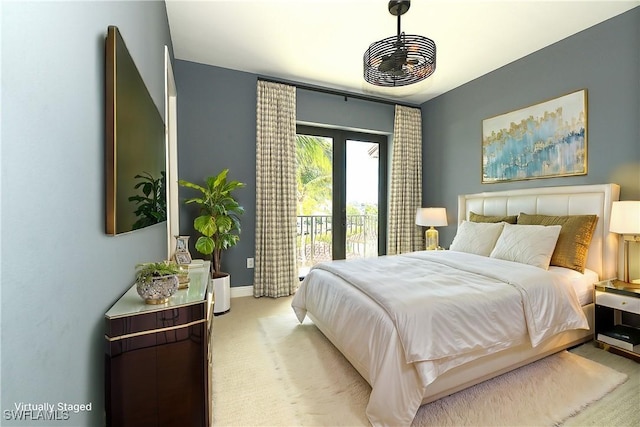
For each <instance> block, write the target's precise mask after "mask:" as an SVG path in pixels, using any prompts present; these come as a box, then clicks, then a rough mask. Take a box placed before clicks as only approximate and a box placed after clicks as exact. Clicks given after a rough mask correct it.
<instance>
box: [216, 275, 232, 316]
mask: <svg viewBox="0 0 640 427" xmlns="http://www.w3.org/2000/svg"><path fill="white" fill-rule="evenodd" d="M212 280H213V298H214V302H213V314H214V315H216V316H217V315H219V314H225V313H227V312H229V310H231V276H230V275H228V274H227V275H225V276H222V277H214V278H213V279H212Z"/></svg>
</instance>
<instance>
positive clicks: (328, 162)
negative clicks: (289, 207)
mask: <svg viewBox="0 0 640 427" xmlns="http://www.w3.org/2000/svg"><path fill="white" fill-rule="evenodd" d="M332 157H333V153H332V146H331V142H330V141H329V140H328V139H327V138H322V137H317V136H310V135H297V137H296V180H297V196H298V214H299V215H304V214H307V215H310V214H312V213H313V211H314V210H315V209H316V208H317V207H318V206H322V205H323V204H326V203H327V201H328V202H331V196H330V195H331V191H332V175H331V171H332Z"/></svg>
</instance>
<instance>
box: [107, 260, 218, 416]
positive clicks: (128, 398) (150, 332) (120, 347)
mask: <svg viewBox="0 0 640 427" xmlns="http://www.w3.org/2000/svg"><path fill="white" fill-rule="evenodd" d="M208 264H209V263H208V262H205V263H204V264H201V265H200V266H199V267H194V268H190V269H189V278H190V283H189V287H188V288H187V289H183V290H178V291H177V292H176V293H175V294H174V295H173V296H172V297H171V299H170V300H169V302H168V303H166V304H161V305H150V304H145V303H144V301H143V300H142V298H140V296H139V295H138V293H137V291H136V286H135V285H133V286H132V287H131V288H130V289H129V290H128V291H127V292H126V293H125V294H124V295H123V296H122V297H121V298H120V299H119V300H118V301H117V302H116V303H115V304H114V305H113V307H111V309H109V311H108V312H107V313H106V314H105V326H106V332H105V409H106V424H107V426H113V427H127V426H135V427H143V426H163V427H165V426H166V427H170V426H180V427H200V426H202V427H204V426H208V425H209V417H210V415H209V414H210V411H211V408H210V407H209V406H210V402H209V399H210V385H211V384H210V381H211V357H210V355H211V327H212V320H213V311H212V310H213V293H212V286H210V284H209V282H210V280H209V265H208Z"/></svg>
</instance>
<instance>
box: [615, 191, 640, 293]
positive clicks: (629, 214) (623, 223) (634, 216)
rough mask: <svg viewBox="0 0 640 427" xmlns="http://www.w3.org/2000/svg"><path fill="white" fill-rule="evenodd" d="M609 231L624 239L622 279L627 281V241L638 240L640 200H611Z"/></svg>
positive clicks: (639, 232)
mask: <svg viewBox="0 0 640 427" xmlns="http://www.w3.org/2000/svg"><path fill="white" fill-rule="evenodd" d="M609 231H611V232H613V233H618V234H621V235H622V238H623V239H624V281H625V282H627V283H628V282H629V242H640V201H632V200H629V201H622V202H613V204H612V205H611V222H610V223H609Z"/></svg>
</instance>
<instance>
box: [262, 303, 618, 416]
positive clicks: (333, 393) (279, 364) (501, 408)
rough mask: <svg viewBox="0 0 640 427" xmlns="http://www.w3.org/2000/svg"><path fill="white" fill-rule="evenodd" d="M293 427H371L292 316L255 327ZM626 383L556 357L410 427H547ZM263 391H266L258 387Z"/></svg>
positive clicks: (442, 404) (328, 353) (312, 332)
mask: <svg viewBox="0 0 640 427" xmlns="http://www.w3.org/2000/svg"><path fill="white" fill-rule="evenodd" d="M259 323H260V330H261V331H260V332H261V339H262V340H263V344H264V346H265V351H266V352H267V353H268V354H269V355H270V358H271V363H272V366H275V368H276V372H277V374H276V380H275V381H277V384H273V385H271V386H272V387H275V388H277V389H278V391H279V393H281V395H283V396H286V398H285V400H287V401H286V402H282V404H283V405H288V406H289V408H290V409H291V410H292V411H293V412H294V414H292V417H293V418H294V419H295V420H296V421H295V422H296V424H298V425H303V426H313V425H325V426H328V425H331V426H358V425H363V426H366V425H369V422H368V420H367V418H366V415H365V409H366V406H367V402H368V399H369V394H370V392H371V388H370V386H369V385H368V384H367V382H366V381H365V380H364V379H363V378H362V377H361V376H360V375H359V374H358V372H357V371H356V370H355V369H354V368H353V367H352V366H351V365H350V364H349V362H348V361H347V360H346V359H345V358H344V357H343V356H342V355H341V354H340V353H339V352H338V351H337V350H336V348H335V347H334V346H333V345H332V344H331V343H330V342H329V341H328V340H327V339H326V338H325V337H324V335H323V334H322V333H321V332H320V331H319V330H318V329H317V327H316V326H315V325H313V323H312V322H310V321H309V320H307V321H305V323H303V324H297V322H296V321H295V318H294V317H293V315H278V316H271V317H266V318H262V319H260V321H259ZM626 379H627V375H626V374H623V373H620V372H618V371H615V370H613V369H611V368H609V367H606V366H603V365H601V364H599V363H596V362H593V361H591V360H588V359H585V358H583V357H580V356H577V355H575V354H572V353H570V352H566V351H563V352H560V353H557V354H555V355H552V356H549V357H547V358H545V359H542V360H540V361H538V362H535V363H532V364H529V365H526V366H524V367H522V368H520V369H518V370H516V371H513V372H510V373H507V374H504V375H501V376H499V377H496V378H494V379H492V380H489V381H485V382H483V383H481V384H478V385H476V386H474V387H471V388H468V389H466V390H463V391H461V392H458V393H455V394H453V395H451V396H448V397H445V398H443V399H440V400H438V401H436V402H433V403H430V404H426V405H423V406H421V407H420V409H419V410H418V413H417V415H416V418H415V419H414V422H413V425H414V426H460V425H473V426H489V425H491V426H498V425H503V426H534V425H535V426H553V425H558V424H560V423H562V422H563V421H564V420H566V419H567V418H568V417H570V416H572V415H574V414H576V413H578V412H579V411H580V410H582V409H584V408H585V407H586V406H588V405H589V404H590V403H592V402H594V401H597V400H599V399H600V398H602V397H603V396H604V395H606V394H607V393H608V392H610V391H611V390H613V389H614V388H616V387H617V386H618V385H620V384H622V383H623V382H624V381H625V380H626ZM262 386H267V385H266V384H263V385H262Z"/></svg>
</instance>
